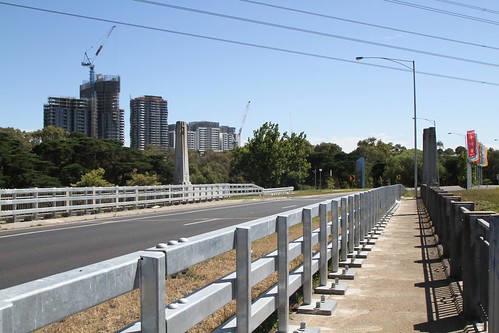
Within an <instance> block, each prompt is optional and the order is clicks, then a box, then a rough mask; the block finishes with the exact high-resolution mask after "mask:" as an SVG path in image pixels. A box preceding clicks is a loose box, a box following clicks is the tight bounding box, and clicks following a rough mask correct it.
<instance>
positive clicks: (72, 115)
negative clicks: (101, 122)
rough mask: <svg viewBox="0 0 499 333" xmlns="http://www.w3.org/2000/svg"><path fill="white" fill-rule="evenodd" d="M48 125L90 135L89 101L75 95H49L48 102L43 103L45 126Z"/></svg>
mask: <svg viewBox="0 0 499 333" xmlns="http://www.w3.org/2000/svg"><path fill="white" fill-rule="evenodd" d="M47 126H55V127H59V128H62V129H64V130H66V131H68V132H82V133H85V134H87V135H90V110H89V108H88V101H87V100H85V99H78V98H74V97H49V98H48V102H47V104H44V105H43V127H44V128H45V127H47Z"/></svg>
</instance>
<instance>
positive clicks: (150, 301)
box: [140, 252, 166, 333]
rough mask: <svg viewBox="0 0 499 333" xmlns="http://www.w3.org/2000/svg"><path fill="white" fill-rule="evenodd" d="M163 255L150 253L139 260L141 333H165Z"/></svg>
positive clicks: (164, 263)
mask: <svg viewBox="0 0 499 333" xmlns="http://www.w3.org/2000/svg"><path fill="white" fill-rule="evenodd" d="M165 265H166V261H165V254H164V253H163V252H150V253H147V254H144V255H142V256H141V260H140V311H141V316H142V324H141V325H142V333H153V332H159V333H166V319H165V308H166V303H165V275H166V272H165Z"/></svg>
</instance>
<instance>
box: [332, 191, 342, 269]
mask: <svg viewBox="0 0 499 333" xmlns="http://www.w3.org/2000/svg"><path fill="white" fill-rule="evenodd" d="M338 214H339V202H338V200H333V201H331V215H332V217H333V221H332V223H331V235H332V238H333V240H332V242H331V243H332V244H331V272H333V273H336V272H337V271H338V269H339V266H340V251H339V250H340V249H339V244H338V242H339V238H340V236H339V225H338V224H339V216H338Z"/></svg>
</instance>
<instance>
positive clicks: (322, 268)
mask: <svg viewBox="0 0 499 333" xmlns="http://www.w3.org/2000/svg"><path fill="white" fill-rule="evenodd" d="M327 220H328V219H327V205H326V204H320V205H319V223H320V225H319V231H320V232H319V246H320V257H319V275H320V280H321V281H320V285H321V286H325V285H326V284H327V273H328V271H327V236H328V235H327Z"/></svg>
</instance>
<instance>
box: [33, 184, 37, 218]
mask: <svg viewBox="0 0 499 333" xmlns="http://www.w3.org/2000/svg"><path fill="white" fill-rule="evenodd" d="M33 199H35V200H36V201H35V205H34V206H35V207H34V208H35V209H36V210H37V211H36V212H35V213H34V214H33V219H34V220H38V190H36V189H35V191H34V193H33Z"/></svg>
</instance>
